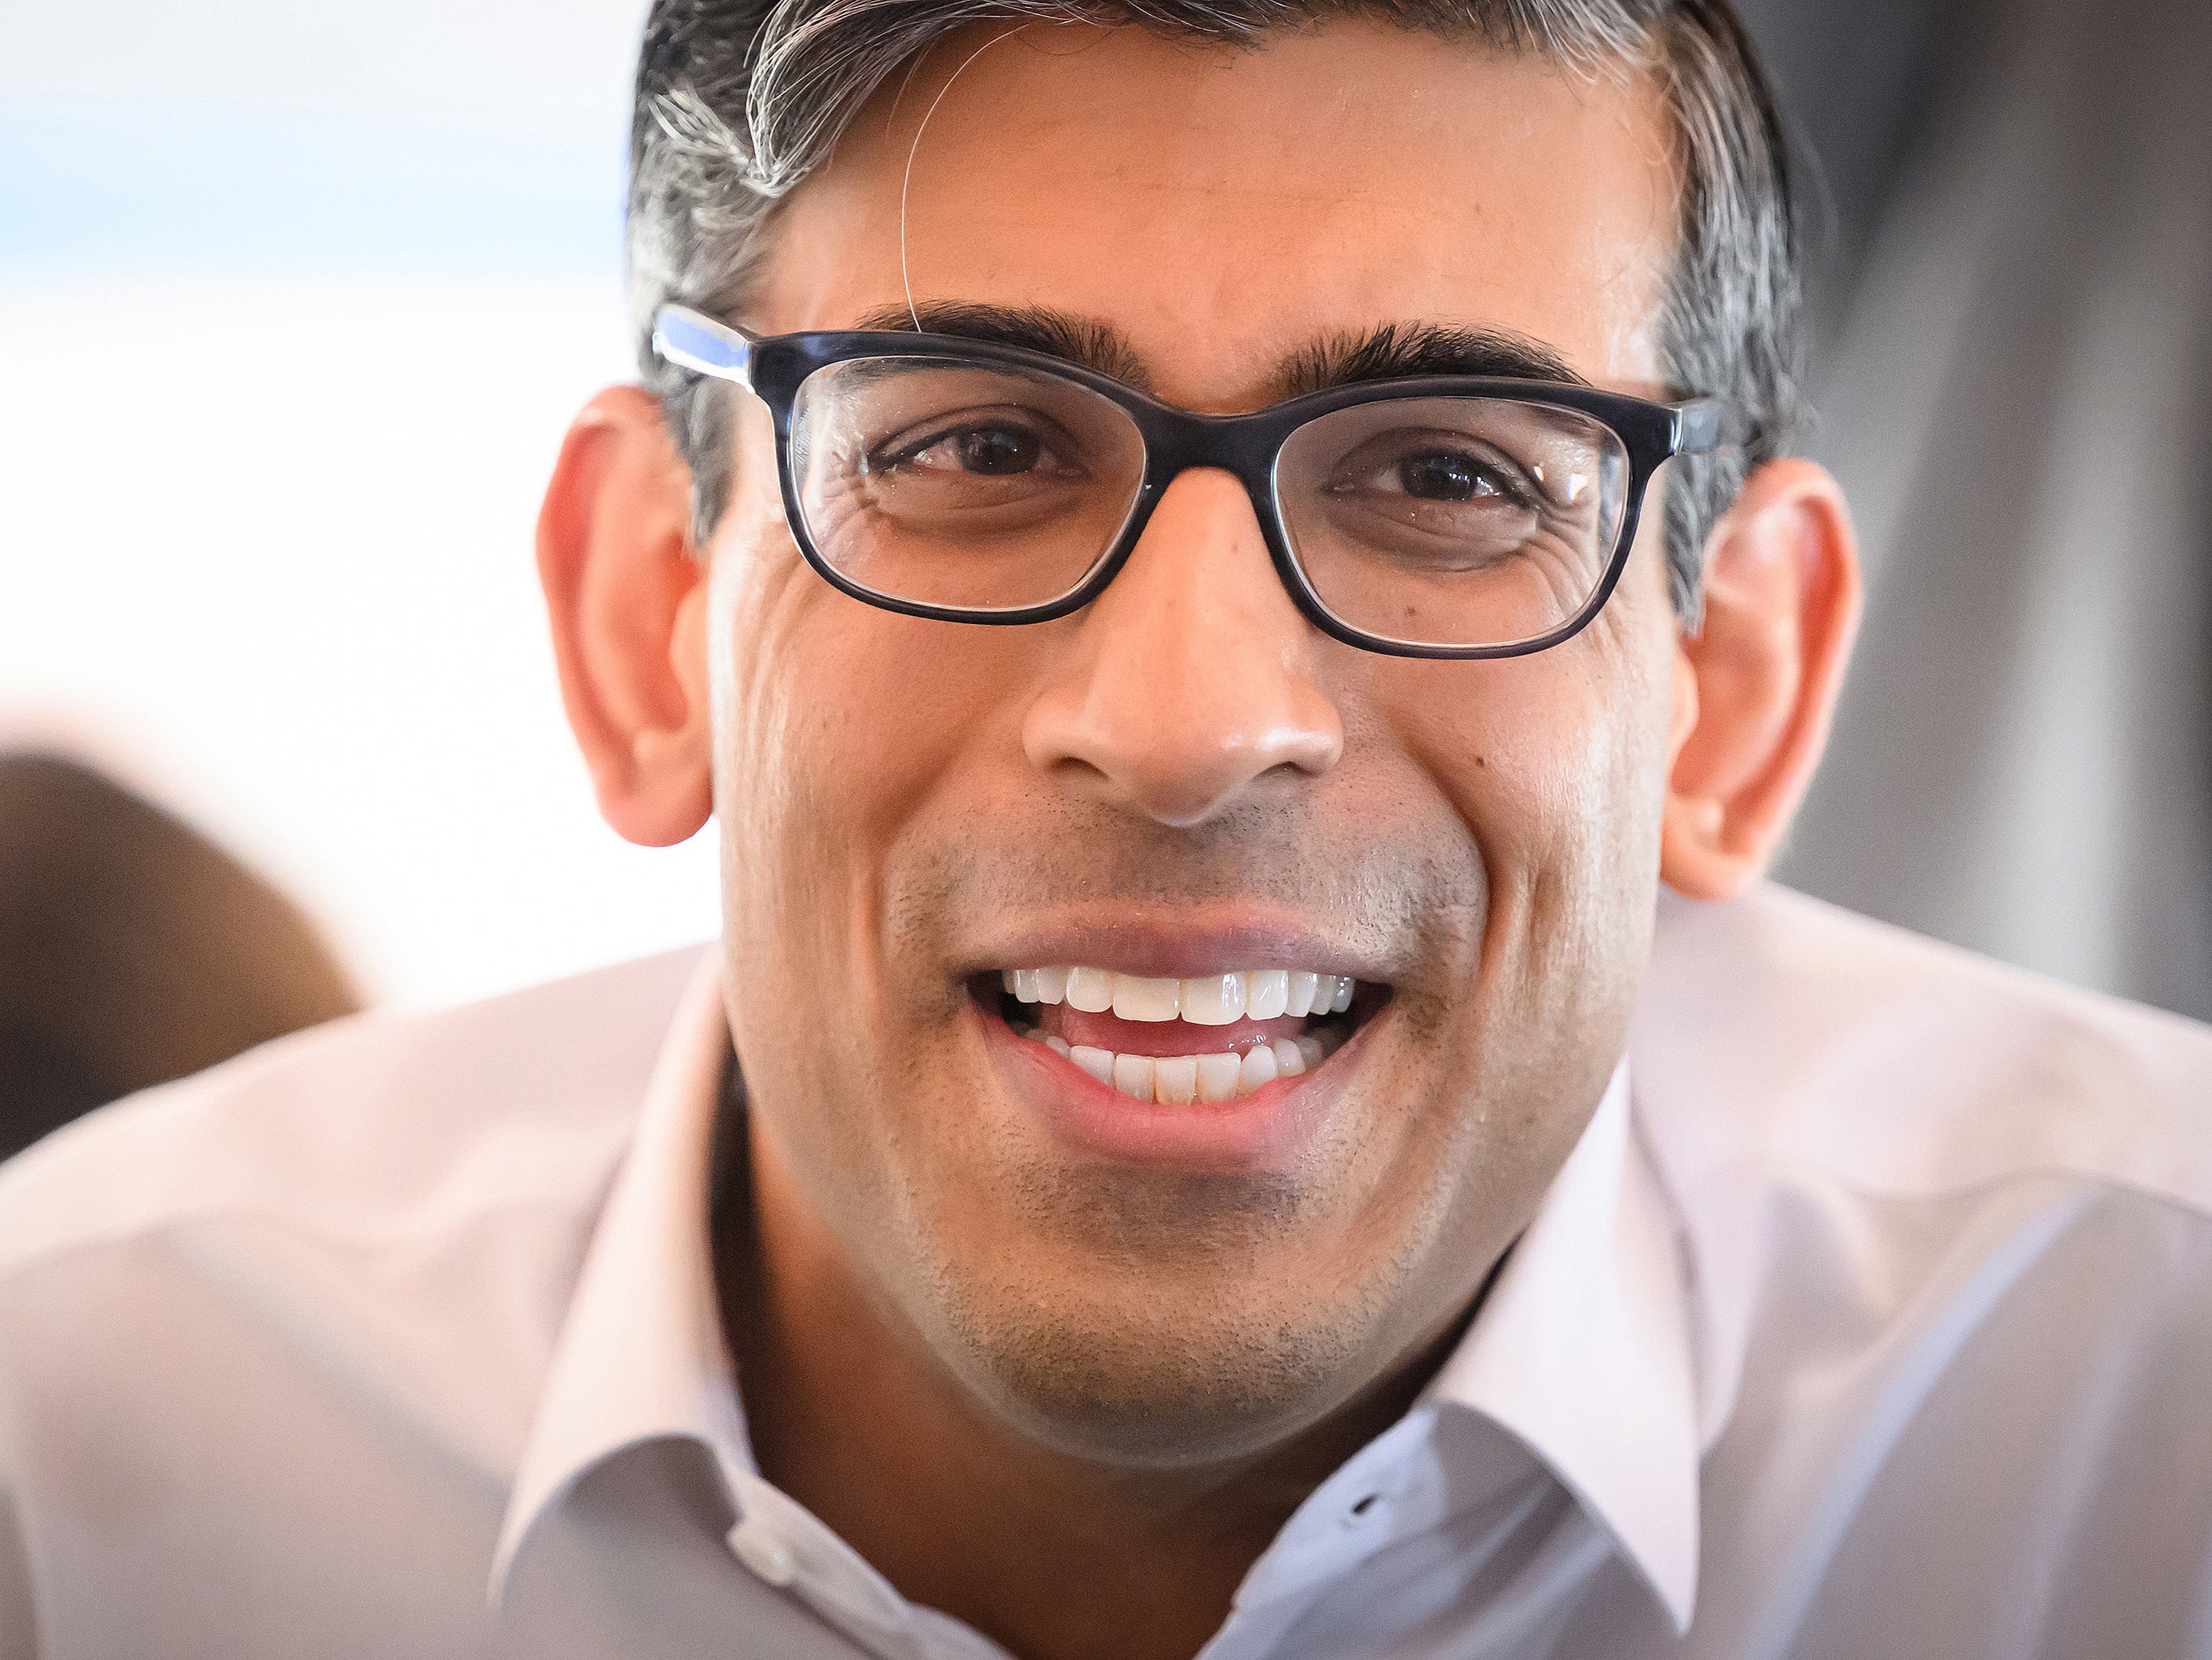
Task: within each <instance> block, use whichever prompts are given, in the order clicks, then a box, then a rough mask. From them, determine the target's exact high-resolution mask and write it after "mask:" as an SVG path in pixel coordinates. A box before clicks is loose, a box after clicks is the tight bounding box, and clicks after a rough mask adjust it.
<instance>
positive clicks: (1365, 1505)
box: [1337, 1493, 1383, 1529]
mask: <svg viewBox="0 0 2212 1660" xmlns="http://www.w3.org/2000/svg"><path fill="white" fill-rule="evenodd" d="M1382 1513H1383V1495H1382V1494H1381V1493H1369V1494H1368V1495H1367V1496H1366V1497H1365V1498H1364V1499H1360V1500H1358V1502H1357V1503H1355V1504H1354V1505H1352V1507H1351V1508H1350V1509H1348V1510H1347V1511H1345V1512H1344V1514H1343V1515H1342V1516H1340V1517H1338V1518H1337V1520H1339V1521H1340V1522H1341V1523H1343V1524H1344V1525H1345V1527H1346V1529H1352V1528H1357V1527H1363V1526H1364V1525H1365V1524H1366V1523H1369V1522H1370V1521H1373V1520H1374V1519H1375V1518H1376V1517H1379V1516H1380V1515H1382Z"/></svg>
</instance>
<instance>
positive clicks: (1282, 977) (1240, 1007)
mask: <svg viewBox="0 0 2212 1660" xmlns="http://www.w3.org/2000/svg"><path fill="white" fill-rule="evenodd" d="M1005 979H1006V989H1007V990H1008V991H1010V992H1012V994H1014V995H1015V996H1016V997H1017V998H1018V999H1019V1000H1021V1001H1023V1002H1024V1003H1057V1002H1060V1001H1062V1000H1065V1001H1066V1003H1067V1004H1068V1006H1070V1007H1072V1008H1078V1009H1081V1010H1083V1011H1084V1012H1085V1013H1089V1014H1103V1013H1104V1012H1106V1011H1107V1010H1108V1009H1111V1010H1113V1011H1114V1012H1115V1014H1116V1015H1118V1016H1120V1017H1121V1018H1122V1019H1124V1020H1188V1021H1189V1022H1190V1023H1191V1024H1192V1025H1198V1026H1225V1025H1229V1024H1230V1023H1231V1021H1234V1020H1246V1019H1249V1020H1272V1019H1273V1018H1275V1017H1276V1016H1278V1015H1283V1014H1341V1013H1342V1012H1344V1011H1345V1010H1346V1009H1348V1008H1350V1007H1351V1006H1352V989H1353V987H1354V986H1355V984H1356V983H1357V982H1355V981H1353V979H1352V976H1350V975H1346V974H1308V973H1306V972H1305V971H1304V970H1299V969H1249V970H1243V971H1242V972H1239V973H1235V974H1208V975H1202V976H1199V977H1198V978H1196V979H1192V980H1157V979H1150V978H1147V977H1146V976H1143V975H1136V974H1119V973H1116V972H1115V970H1112V969H1089V968H1069V969H1007V970H1005Z"/></svg>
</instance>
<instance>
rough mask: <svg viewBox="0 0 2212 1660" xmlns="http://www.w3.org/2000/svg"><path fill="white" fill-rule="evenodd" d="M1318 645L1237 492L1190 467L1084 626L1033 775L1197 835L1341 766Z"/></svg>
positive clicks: (1030, 726) (1033, 728)
mask: <svg viewBox="0 0 2212 1660" xmlns="http://www.w3.org/2000/svg"><path fill="white" fill-rule="evenodd" d="M1320 644H1321V636H1320V635H1319V634H1318V632H1317V631H1316V629H1313V628H1312V627H1311V626H1310V624H1309V623H1307V622H1306V619H1305V618H1304V616H1302V615H1301V614H1300V613H1299V611H1298V609H1297V606H1296V605H1293V604H1292V603H1291V597H1290V595H1289V594H1288V593H1285V591H1284V588H1283V585H1282V581H1281V580H1280V579H1279V577H1278V576H1277V575H1275V570H1274V567H1273V563H1272V562H1270V560H1269V558H1268V556H1267V544H1266V542H1265V541H1264V540H1263V539H1262V538H1261V532H1260V523H1259V520H1257V518H1255V516H1254V514H1253V511H1252V503H1251V501H1250V499H1249V497H1248V496H1246V495H1245V493H1244V487H1243V484H1241V483H1238V482H1237V479H1236V478H1235V477H1232V476H1231V475H1230V474H1228V473H1226V472H1223V471H1218V470H1217V469H1212V468H1194V469H1193V470H1191V471H1188V472H1185V473H1183V474H1182V475H1181V476H1179V477H1177V478H1176V480H1175V481H1174V482H1173V483H1170V485H1169V486H1168V489H1167V490H1166V493H1165V494H1164V495H1163V496H1161V498H1160V501H1159V503H1158V506H1157V507H1156V508H1154V509H1153V512H1152V520H1151V521H1150V522H1149V523H1148V524H1147V525H1146V526H1145V532H1144V534H1143V536H1142V537H1140V538H1139V540H1138V543H1137V545H1136V547H1135V548H1134V549H1133V550H1132V551H1131V552H1130V555H1129V558H1128V561H1127V563H1126V564H1124V565H1123V566H1122V568H1121V571H1120V572H1119V574H1118V575H1115V578H1114V581H1112V582H1111V583H1110V584H1109V585H1108V587H1107V589H1106V592H1105V593H1103V594H1101V595H1099V597H1098V598H1097V599H1095V600H1093V601H1092V602H1091V605H1089V606H1087V607H1086V608H1085V610H1084V611H1083V612H1081V613H1080V614H1079V626H1078V629H1077V631H1076V635H1075V637H1074V640H1073V642H1072V647H1071V649H1070V651H1069V654H1068V656H1067V659H1066V661H1065V662H1064V663H1062V664H1060V666H1057V667H1056V668H1055V670H1054V672H1053V674H1052V676H1051V678H1049V679H1048V682H1047V683H1046V684H1045V686H1044V688H1043V689H1042V691H1041V693H1040V694H1039V696H1037V698H1036V701H1035V702H1033V703H1032V704H1031V705H1030V709H1029V711H1028V713H1027V715H1026V716H1025V718H1024V725H1023V731H1022V741H1023V747H1024V751H1025V752H1026V753H1027V755H1028V757H1029V759H1030V763H1031V764H1032V765H1034V766H1036V767H1037V768H1039V769H1042V770H1045V771H1048V772H1055V773H1059V774H1061V775H1065V776H1067V777H1069V778H1071V779H1072V781H1074V782H1075V783H1076V784H1077V785H1078V787H1085V788H1088V789H1091V790H1094V791H1096V792H1097V793H1098V794H1100V795H1101V796H1102V797H1103V798H1104V799H1106V800H1110V801H1113V802H1115V804H1117V805H1119V806H1124V807H1126V808H1127V809H1128V810H1130V811H1132V812H1141V813H1143V814H1144V815H1145V816H1146V817H1147V818H1152V819H1154V820H1156V821H1158V823H1160V824H1170V825H1174V826H1177V827H1188V826H1193V825H1197V824H1205V823H1206V822H1207V821H1208V820H1210V819H1212V818H1218V817H1219V816H1220V815H1222V814H1223V813H1225V812H1228V811H1229V810H1230V809H1231V808H1232V807H1234V806H1237V805H1239V804H1240V803H1242V802H1244V801H1246V800H1250V799H1251V798H1252V797H1253V796H1254V795H1255V794H1260V793H1263V792H1265V791H1267V790H1268V789H1271V788H1274V787H1280V786H1282V785H1285V784H1290V783H1294V782H1296V781H1298V780H1300V779H1302V778H1311V777H1318V776H1319V775H1322V773H1325V772H1327V771H1328V769H1329V768H1331V767H1332V766H1334V765H1335V763H1336V762H1337V760H1338V758H1339V757H1340V756H1341V755H1342V754H1343V752H1344V727H1343V723H1342V721H1341V720H1340V718H1339V715H1338V713H1337V708H1336V706H1335V704H1334V702H1333V701H1332V700H1331V699H1330V698H1329V697H1328V696H1327V695H1326V693H1325V692H1324V691H1323V690H1322V687H1321V685H1320V684H1319V683H1318V681H1317V680H1316V677H1315V672H1314V670H1315V667H1316V651H1317V649H1318V648H1319V647H1320Z"/></svg>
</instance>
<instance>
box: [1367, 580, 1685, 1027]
mask: <svg viewBox="0 0 2212 1660" xmlns="http://www.w3.org/2000/svg"><path fill="white" fill-rule="evenodd" d="M1673 642H1674V626H1673V619H1672V616H1671V613H1670V612H1669V611H1668V608H1667V600H1666V593H1665V585H1664V581H1663V574H1662V573H1661V572H1660V570H1659V569H1658V568H1657V563H1656V554H1655V555H1653V556H1650V557H1647V556H1646V550H1645V549H1644V546H1643V545H1642V544H1641V542H1640V540H1639V545H1638V549H1637V550H1636V553H1635V555H1634V556H1633V562H1632V565H1631V567H1630V569H1629V571H1628V572H1627V573H1626V574H1625V575H1624V578H1623V581H1622V584H1621V587H1620V589H1619V590H1618V591H1617V592H1616V593H1615V594H1614V596H1613V600H1612V601H1611V602H1610V603H1609V604H1608V605H1607V607H1606V609H1605V611H1603V612H1602V613H1601V615H1600V616H1599V617H1598V619H1597V620H1596V621H1595V623H1592V624H1591V625H1590V627H1589V628H1588V629H1585V630H1584V631H1583V633H1582V634H1581V635H1577V637H1576V638H1575V639H1573V640H1571V641H1570V642H1567V643H1566V644H1565V645H1563V646H1559V647H1555V648H1553V649H1552V650H1550V651H1547V652H1541V653H1538V654H1535V655H1534V656H1530V657H1524V658H1512V659H1506V660H1501V661H1498V662H1490V663H1468V664H1458V665H1430V664H1410V665H1396V664H1392V665H1390V666H1389V667H1388V669H1387V670H1386V672H1387V673H1388V674H1389V675H1390V676H1391V677H1392V678H1393V679H1394V680H1405V681H1409V682H1415V683H1417V684H1404V685H1399V686H1394V687H1393V688H1392V689H1391V690H1390V691H1389V693H1388V694H1387V704H1386V706H1387V708H1388V709H1389V714H1388V717H1387V718H1388V719H1389V721H1391V723H1392V724H1393V725H1394V726H1395V727H1396V729H1397V731H1398V733H1399V734H1400V741H1401V743H1402V745H1403V746H1404V749H1405V751H1406V753H1407V756H1408V757H1409V758H1410V759H1411V761H1412V763H1413V765H1415V766H1416V767H1418V768H1419V769H1421V770H1422V771H1424V772H1425V774H1426V775H1427V777H1428V778H1429V779H1430V780H1431V781H1432V783H1433V786H1434V787H1435V788H1436V789H1437V792H1438V793H1440V794H1442V795H1443V797H1444V798H1445V800H1447V801H1448V802H1449V806H1450V809H1451V811H1452V812H1454V813H1455V815H1456V816H1457V818H1458V819H1459V821H1460V824H1462V827H1463V829H1464V831H1465V833H1466V834H1467V835H1468V837H1469V838H1470V839H1471V840H1472V842H1474V847H1475V848H1476V850H1477V853H1478V854H1479V856H1480V859H1481V861H1482V864H1483V868H1484V874H1485V877H1486V886H1487V889H1488V894H1489V907H1490V909H1489V915H1488V917H1487V919H1486V927H1485V935H1484V939H1483V941H1482V959H1483V961H1482V973H1483V976H1484V978H1485V979H1486V981H1489V982H1492V983H1491V990H1492V992H1493V993H1496V994H1503V995H1505V996H1506V997H1508V998H1509V999H1510V1000H1516V1001H1533V1002H1544V1001H1547V1000H1550V1001H1553V1002H1554V1003H1562V1004H1563V1003H1565V1002H1569V1001H1573V1000H1575V999H1574V998H1573V997H1572V996H1571V993H1570V989H1569V988H1570V985H1571V982H1575V981H1577V980H1588V979H1590V978H1592V977H1593V976H1594V978H1595V982H1598V983H1601V984H1604V985H1607V986H1611V985H1613V984H1614V983H1615V982H1618V981H1619V980H1620V979H1621V978H1622V975H1621V973H1620V970H1624V969H1626V968H1627V967H1629V964H1626V961H1625V960H1620V961H1616V960H1615V959H1617V958H1618V959H1625V958H1626V957H1628V956H1630V955H1632V948H1633V945H1634V941H1635V940H1636V939H1640V938H1642V937H1643V933H1644V931H1646V930H1647V929H1648V927H1649V913H1650V908H1651V903H1652V897H1653V894H1654V892H1655V891H1656V881H1657V868H1658V840H1659V817H1660V809H1661V807H1662V804H1663V800H1664V789H1665V762H1666V744H1667V728H1668V716H1669V713H1670V705H1669V702H1668V698H1669V695H1670V693H1671V688H1672V679H1671V676H1670V669H1671V660H1672V650H1673ZM1437 669H1441V670H1442V671H1443V672H1442V673H1441V674H1436V673H1433V672H1432V673H1430V674H1427V675H1422V674H1420V673H1419V671H1423V670H1428V671H1434V670H1437ZM1407 670H1413V671H1416V672H1415V673H1413V674H1407V673H1406V672H1405V671H1407ZM1516 982H1517V983H1516Z"/></svg>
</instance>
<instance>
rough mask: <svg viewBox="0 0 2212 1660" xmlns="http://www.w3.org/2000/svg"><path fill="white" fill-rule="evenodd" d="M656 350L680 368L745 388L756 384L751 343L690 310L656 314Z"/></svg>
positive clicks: (668, 309) (672, 309)
mask: <svg viewBox="0 0 2212 1660" xmlns="http://www.w3.org/2000/svg"><path fill="white" fill-rule="evenodd" d="M653 350H655V351H657V352H659V354H660V356H661V357H662V358H663V359H664V360H665V361H666V362H671V363H674V364H675V365H677V366H678V368H687V369H690V370H693V371H695V372H696V373H697V374H710V375H712V376H714V379H716V380H734V381H735V382H737V384H738V385H739V386H751V385H752V383H753V377H752V357H753V343H752V341H751V339H750V337H748V336H747V335H746V334H745V333H744V331H742V330H738V329H733V328H732V327H731V326H730V325H728V324H727V323H718V322H716V321H715V320H714V319H713V318H711V317H709V316H708V315H707V314H706V313H704V312H696V311H694V310H692V309H691V307H689V306H663V307H660V309H659V310H658V311H656V312H654V313H653Z"/></svg>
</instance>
